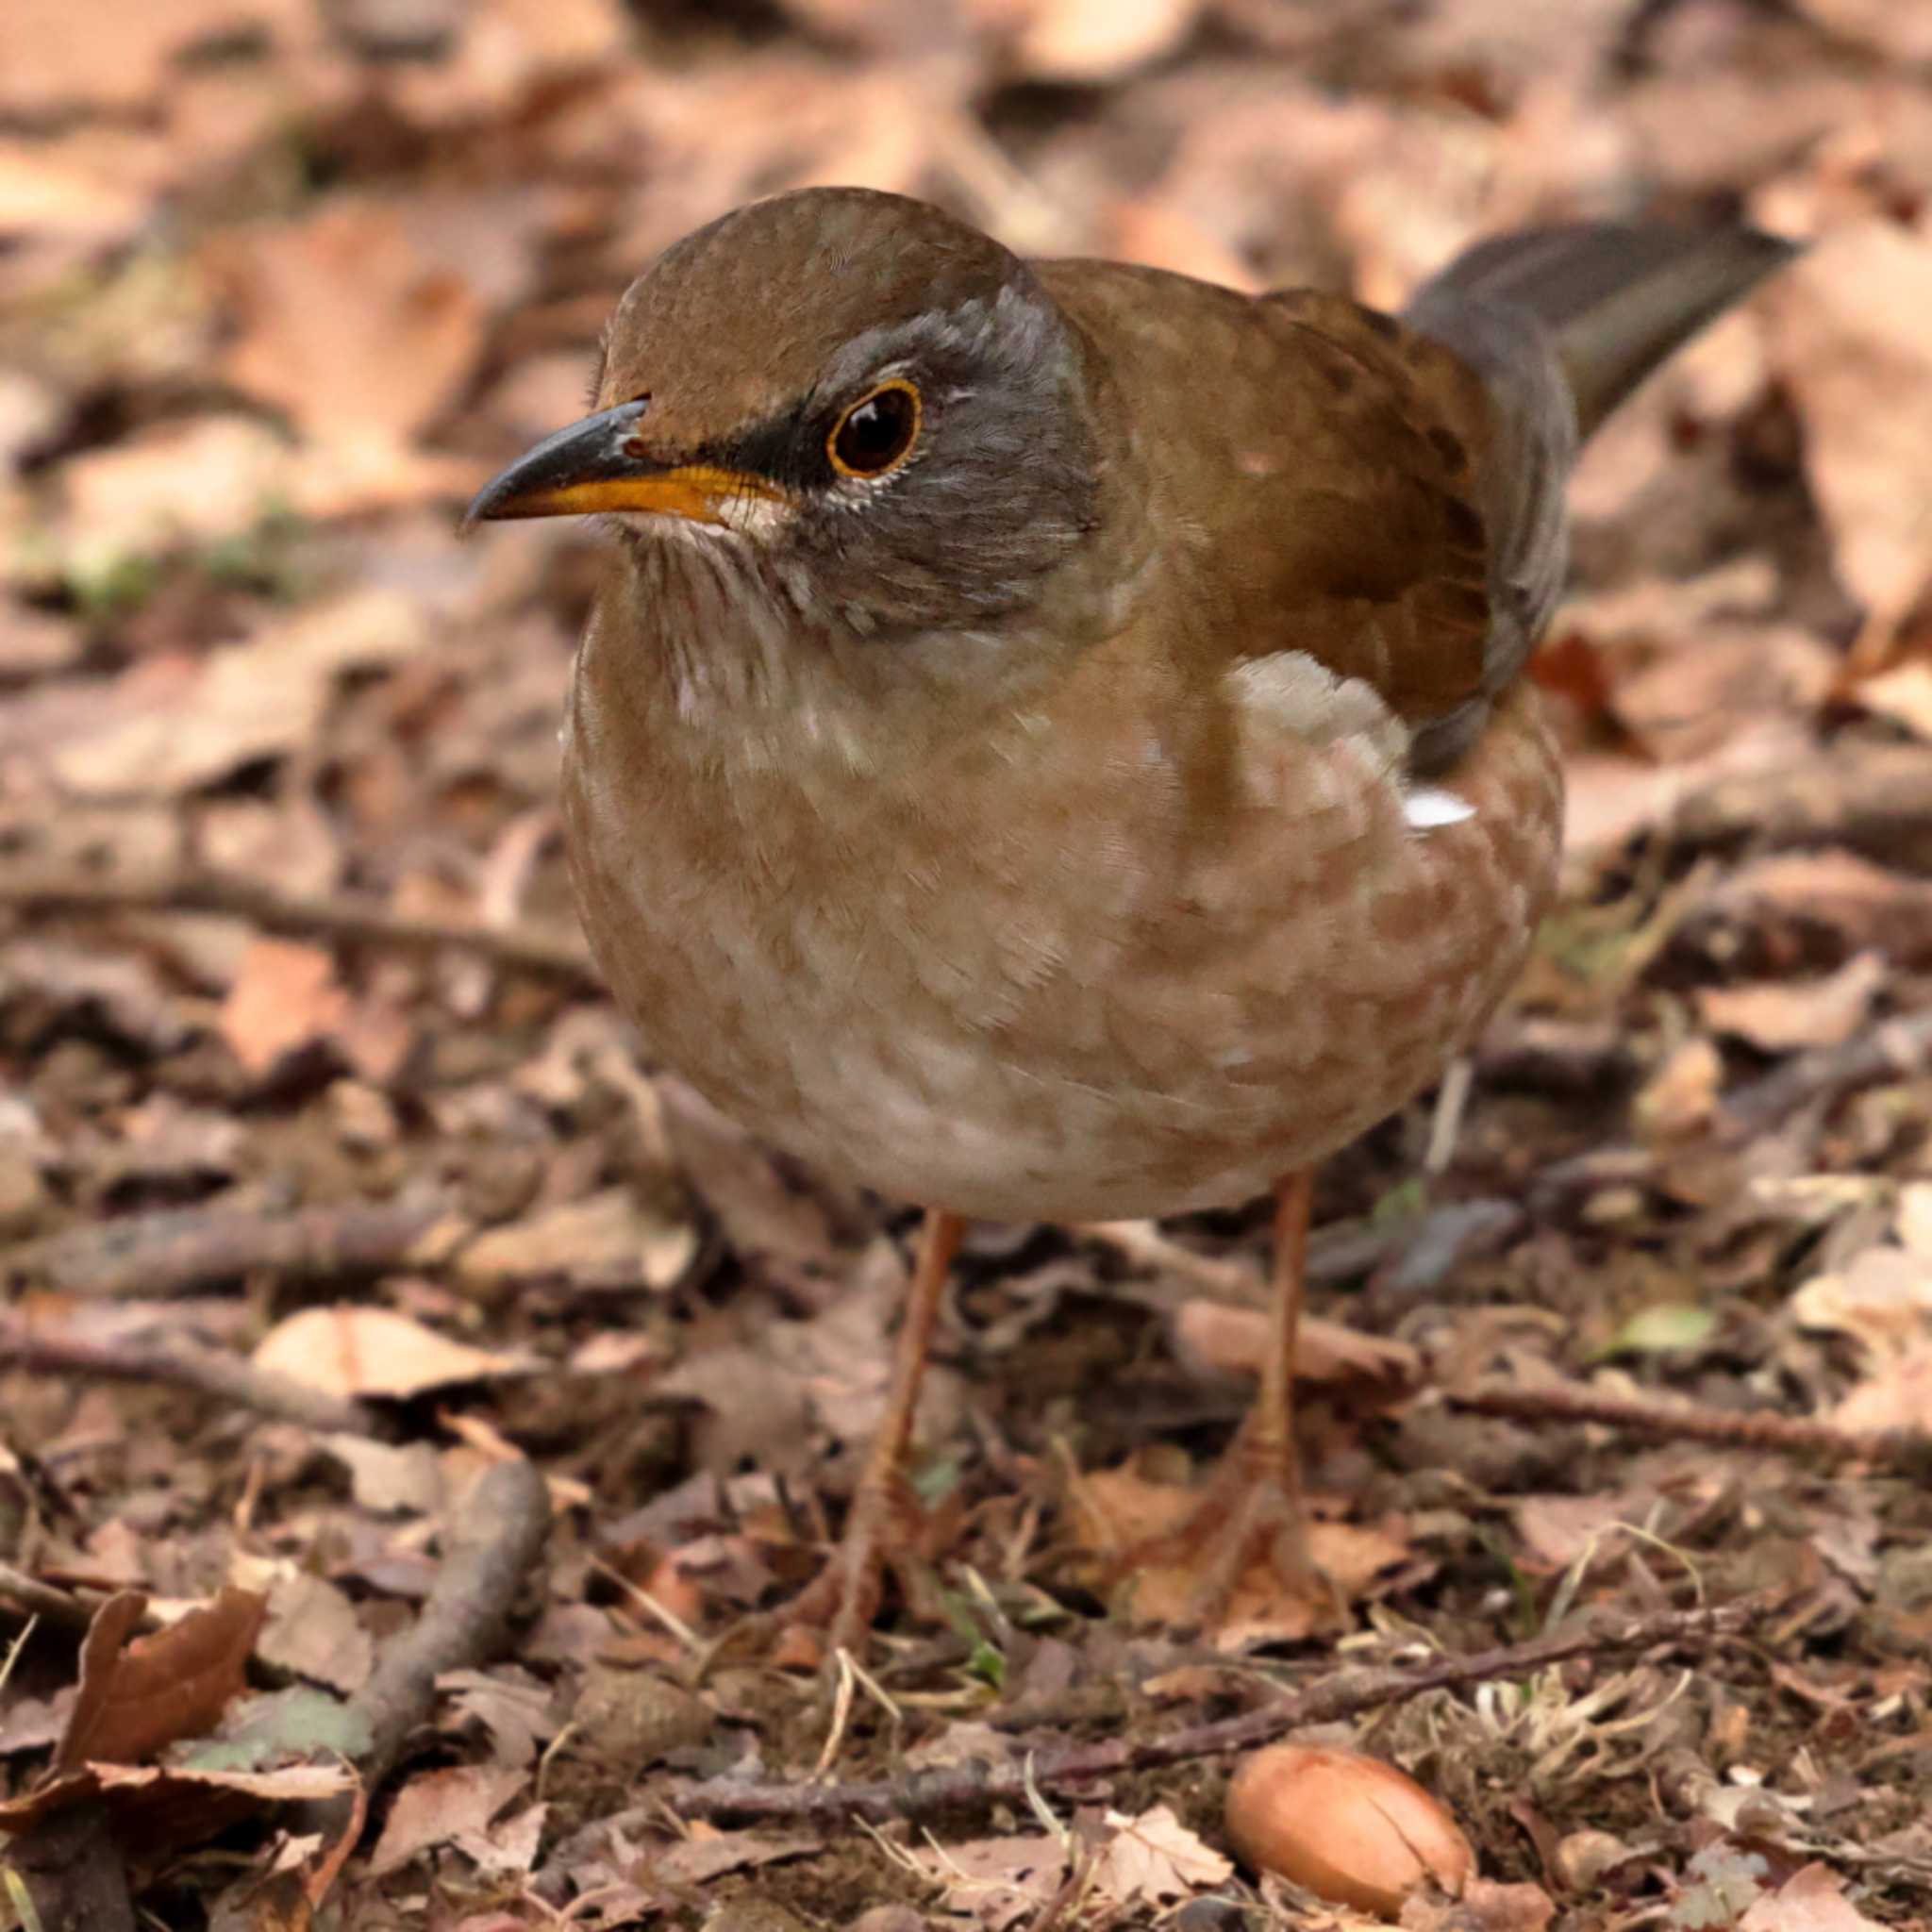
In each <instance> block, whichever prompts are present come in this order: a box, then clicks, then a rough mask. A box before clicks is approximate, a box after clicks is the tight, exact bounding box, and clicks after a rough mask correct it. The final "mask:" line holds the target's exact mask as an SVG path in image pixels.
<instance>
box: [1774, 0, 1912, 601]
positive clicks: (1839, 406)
mask: <svg viewBox="0 0 1932 1932" xmlns="http://www.w3.org/2000/svg"><path fill="white" fill-rule="evenodd" d="M1893 10H1894V11H1897V12H1901V13H1910V12H1914V11H1916V10H1918V9H1915V8H1894V9H1893ZM1766 299H1767V304H1768V307H1769V309H1770V313H1771V315H1772V318H1773V324H1774V331H1773V332H1774V355H1775V357H1776V359H1777V361H1778V363H1779V365H1780V368H1781V372H1782V374H1783V376H1784V379H1785V381H1786V383H1787V384H1788V385H1789V386H1790V391H1791V394H1792V397H1793V399H1794V400H1795V402H1796V404H1797V408H1798V413H1799V414H1800V416H1801V417H1802V418H1803V419H1804V424H1805V459H1806V465H1807V470H1808V471H1809V473H1810V477H1811V484H1812V488H1813V489H1814V491H1816V492H1817V496H1818V502H1819V507H1820V508H1821V509H1822V510H1823V511H1824V520H1825V523H1826V525H1828V527H1829V528H1830V531H1831V536H1832V544H1833V560H1834V563H1835V566H1836V568H1837V570H1838V572H1839V574H1840V576H1842V577H1843V579H1844V581H1845V583H1846V584H1847V585H1848V586H1849V587H1850V589H1851V590H1852V591H1853V592H1854V593H1855V594H1856V595H1857V596H1858V597H1859V598H1861V599H1862V600H1863V601H1864V603H1865V604H1866V605H1867V606H1868V607H1870V608H1872V609H1873V610H1874V611H1876V612H1879V613H1881V614H1885V615H1890V616H1897V615H1900V614H1902V613H1903V612H1904V611H1905V610H1906V609H1907V608H1908V607H1909V605H1910V604H1911V602H1912V600H1913V599H1914V598H1915V597H1916V596H1917V595H1918V594H1919V592H1920V591H1923V590H1924V588H1925V586H1926V584H1927V582H1928V581H1932V475H1928V473H1927V470H1926V465H1925V451H1926V449H1927V448H1928V447H1932V335H1928V333H1927V331H1926V327H1925V318H1926V316H1927V315H1928V314H1932V243H1928V242H1926V241H1925V239H1924V237H1922V236H1915V235H1913V234H1911V233H1909V232H1908V231H1907V230H1906V229H1905V228H1902V227H1900V226H1898V225H1896V224H1895V223H1892V222H1887V221H1877V220H1874V221H1869V222H1864V223H1860V224H1857V225H1853V226H1849V227H1846V228H1843V229H1841V230H1840V231H1839V232H1838V233H1836V234H1833V235H1828V236H1826V237H1825V238H1824V240H1823V241H1821V242H1819V243H1818V244H1817V245H1816V246H1815V247H1814V248H1812V250H1811V251H1810V253H1809V254H1807V256H1806V257H1805V258H1803V259H1802V260H1801V261H1799V262H1797V263H1795V264H1794V265H1793V266H1792V267H1791V268H1790V269H1789V270H1787V271H1786V273H1785V274H1784V275H1780V276H1779V277H1778V279H1777V281H1776V282H1775V283H1774V285H1773V287H1772V289H1771V291H1769V294H1768V296H1767V298H1766Z"/></svg>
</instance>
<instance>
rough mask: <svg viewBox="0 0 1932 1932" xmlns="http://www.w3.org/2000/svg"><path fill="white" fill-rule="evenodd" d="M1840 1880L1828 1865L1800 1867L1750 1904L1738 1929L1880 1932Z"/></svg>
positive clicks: (1759, 1931)
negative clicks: (1846, 1893) (1845, 1889)
mask: <svg viewBox="0 0 1932 1932" xmlns="http://www.w3.org/2000/svg"><path fill="white" fill-rule="evenodd" d="M1844 1883H1845V1882H1844V1880H1843V1879H1842V1878H1840V1876H1839V1874H1837V1873H1836V1872H1834V1871H1833V1870H1832V1869H1831V1868H1830V1866H1828V1865H1824V1864H1819V1863H1813V1864H1809V1865H1806V1866H1803V1867H1801V1868H1800V1869H1799V1870H1798V1871H1796V1872H1794V1873H1792V1874H1791V1875H1790V1877H1789V1878H1788V1879H1786V1880H1785V1882H1784V1883H1783V1884H1782V1885H1781V1886H1779V1887H1778V1889H1777V1890H1776V1891H1774V1892H1770V1893H1767V1894H1766V1895H1765V1896H1764V1897H1762V1898H1760V1899H1758V1900H1757V1902H1756V1904H1754V1905H1753V1906H1752V1907H1751V1908H1750V1910H1749V1911H1747V1912H1746V1913H1745V1914H1744V1916H1743V1917H1742V1918H1741V1919H1740V1920H1739V1921H1738V1932H1880V1926H1879V1924H1878V1921H1877V1920H1876V1919H1868V1918H1867V1917H1866V1916H1865V1914H1864V1913H1863V1912H1861V1911H1860V1910H1859V1909H1858V1908H1857V1906H1855V1905H1853V1904H1852V1902H1851V1900H1850V1899H1848V1898H1847V1897H1846V1896H1845V1891H1844Z"/></svg>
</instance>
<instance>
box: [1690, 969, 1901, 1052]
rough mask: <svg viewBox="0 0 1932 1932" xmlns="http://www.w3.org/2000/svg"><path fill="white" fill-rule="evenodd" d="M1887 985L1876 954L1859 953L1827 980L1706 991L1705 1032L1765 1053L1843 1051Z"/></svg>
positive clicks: (1702, 1001)
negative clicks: (1747, 1043) (1714, 1032)
mask: <svg viewBox="0 0 1932 1932" xmlns="http://www.w3.org/2000/svg"><path fill="white" fill-rule="evenodd" d="M1885 979H1886V966H1885V961H1884V960H1883V959H1882V958H1879V956H1878V955H1877V954H1876V953H1860V954H1858V955H1857V958H1852V959H1847V960H1846V961H1845V963H1844V964H1843V965H1842V966H1840V968H1839V970H1838V971H1837V972H1836V973H1834V974H1830V975H1829V976H1828V977H1827V978H1824V979H1806V980H1773V981H1765V982H1763V983H1762V984H1759V985H1756V986H1710V987H1705V988H1703V989H1702V990H1701V991H1699V992H1698V995H1697V1010H1698V1012H1699V1013H1700V1014H1701V1015H1702V1016H1703V1019H1704V1022H1705V1024H1707V1026H1712V1027H1715V1028H1716V1029H1717V1031H1718V1032H1720V1033H1729V1034H1732V1035H1734V1036H1735V1037H1736V1038H1738V1039H1740V1040H1748V1041H1750V1042H1751V1044H1752V1045H1753V1046H1757V1047H1761V1048H1762V1049H1763V1050H1764V1051H1765V1052H1766V1053H1797V1052H1800V1051H1802V1050H1803V1049H1805V1048H1807V1047H1817V1046H1842V1045H1843V1044H1844V1043H1845V1041H1848V1040H1849V1039H1851V1037H1852V1036H1853V1035H1854V1034H1855V1033H1857V1032H1858V1031H1859V1030H1860V1029H1861V1028H1863V1026H1864V1025H1865V1024H1866V1022H1867V1020H1868V1019H1869V1018H1870V1017H1871V1012H1872V1002H1873V1000H1874V998H1876V996H1877V994H1878V992H1879V991H1880V990H1881V989H1882V988H1883V987H1884V985H1885Z"/></svg>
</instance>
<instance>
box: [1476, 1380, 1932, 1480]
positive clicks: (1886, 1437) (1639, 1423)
mask: <svg viewBox="0 0 1932 1932" xmlns="http://www.w3.org/2000/svg"><path fill="white" fill-rule="evenodd" d="M1445 1400H1447V1401H1448V1402H1449V1403H1450V1404H1451V1406H1452V1407H1456V1408H1459V1409H1463V1410H1465V1411H1466V1412H1468V1413H1469V1414H1471V1415H1493V1416H1504V1417H1507V1418H1508V1419H1509V1420H1510V1421H1512V1422H1528V1423H1550V1422H1567V1423H1602V1424H1605V1425H1606V1426H1607V1427H1609V1428H1613V1429H1619V1430H1622V1431H1623V1432H1624V1434H1626V1435H1633V1436H1642V1437H1644V1438H1646V1439H1647V1440H1648V1441H1654V1442H1671V1441H1675V1442H1713V1443H1717V1444H1719V1445H1721V1446H1723V1447H1724V1448H1732V1449H1771V1450H1777V1451H1779V1452H1782V1453H1784V1454H1786V1455H1791V1454H1797V1455H1809V1456H1829V1457H1840V1458H1843V1459H1846V1460H1852V1461H1861V1462H1872V1463H1879V1464H1882V1465H1884V1466H1885V1467H1887V1468H1891V1469H1904V1470H1907V1471H1927V1470H1932V1431H1926V1430H1924V1429H1885V1430H1882V1431H1864V1432H1861V1431H1857V1430H1853V1429H1841V1428H1840V1427H1838V1426H1837V1425H1836V1424H1832V1423H1822V1422H1816V1421H1813V1420H1812V1419H1810V1418H1809V1417H1805V1416H1787V1415H1762V1414H1756V1413H1749V1412H1746V1413H1741V1414H1740V1413H1739V1412H1738V1411H1736V1410H1732V1409H1724V1408H1705V1407H1699V1406H1698V1405H1696V1404H1693V1403H1665V1402H1645V1401H1642V1400H1640V1399H1636V1398H1632V1397H1629V1396H1622V1395H1603V1394H1599V1393H1598V1392H1597V1391H1595V1390H1593V1389H1580V1388H1577V1387H1575V1386H1574V1385H1573V1384H1569V1383H1557V1384H1554V1385H1552V1386H1550V1387H1547V1388H1523V1389H1517V1388H1508V1387H1505V1386H1503V1385H1500V1384H1496V1385H1491V1384H1479V1385H1478V1386H1477V1387H1475V1388H1474V1389H1452V1390H1448V1391H1445Z"/></svg>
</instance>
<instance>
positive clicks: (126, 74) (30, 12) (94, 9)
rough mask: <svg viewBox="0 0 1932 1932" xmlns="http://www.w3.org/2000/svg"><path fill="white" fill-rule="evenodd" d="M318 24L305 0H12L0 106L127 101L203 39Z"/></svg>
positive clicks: (42, 108) (43, 107) (35, 108)
mask: <svg viewBox="0 0 1932 1932" xmlns="http://www.w3.org/2000/svg"><path fill="white" fill-rule="evenodd" d="M312 25H313V21H312V19H311V17H310V15H309V12H308V8H307V6H305V5H304V4H303V0H140V4H138V5H132V6H118V7H115V8H113V9H112V10H111V12H108V11H107V9H106V8H104V6H103V5H102V4H101V0H94V4H92V5H90V6H87V7H75V6H71V5H67V4H65V0H7V58H6V59H5V61H0V106H5V107H6V108H9V109H12V110H16V111H19V110H26V111H30V112H33V113H36V114H44V113H46V112H47V111H48V110H49V109H50V108H54V107H56V106H58V105H60V104H61V103H65V102H72V101H88V102H93V103H99V104H103V105H114V106H120V107H129V106H132V105H134V104H135V103H137V102H139V101H141V100H142V99H143V98H144V97H145V96H147V95H148V94H150V93H151V92H154V90H155V89H157V88H158V86H159V85H160V83H161V81H162V79H163V78H164V77H165V75H166V72H167V68H168V63H169V62H170V60H171V59H172V58H174V57H175V55H177V54H180V53H183V52H185V51H186V50H188V49H189V48H191V47H192V46H194V45H196V44H197V43H199V42H213V41H221V40H225V39H228V38H231V37H232V36H234V35H236V34H245V33H247V32H248V31H250V30H251V29H259V28H262V27H267V28H269V29H270V30H271V31H277V32H288V33H293V32H299V31H302V30H306V29H308V28H311V27H312Z"/></svg>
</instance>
